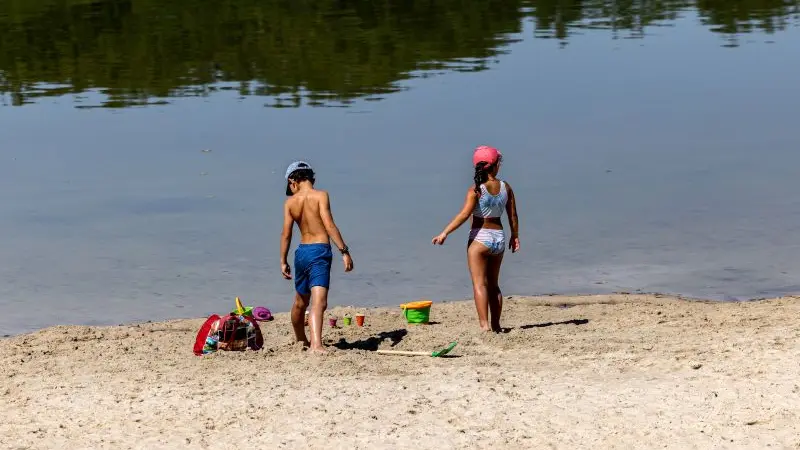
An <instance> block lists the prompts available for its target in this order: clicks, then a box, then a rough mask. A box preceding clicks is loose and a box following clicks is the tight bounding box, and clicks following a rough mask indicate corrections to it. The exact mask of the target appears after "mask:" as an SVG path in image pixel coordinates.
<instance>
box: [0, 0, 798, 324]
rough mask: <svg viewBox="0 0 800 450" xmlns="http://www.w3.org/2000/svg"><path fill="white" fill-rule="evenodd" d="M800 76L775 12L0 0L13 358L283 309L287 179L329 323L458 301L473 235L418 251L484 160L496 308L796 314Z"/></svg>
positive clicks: (0, 135)
mask: <svg viewBox="0 0 800 450" xmlns="http://www.w3.org/2000/svg"><path fill="white" fill-rule="evenodd" d="M798 55H800V1H786V0H784V1H755V0H752V1H726V2H721V1H716V2H715V1H697V2H692V1H660V2H647V1H624V2H622V1H619V2H614V1H600V0H598V1H583V2H580V1H576V2H556V1H538V2H528V1H473V2H469V1H467V2H463V1H458V2H455V1H446V0H442V1H437V2H427V1H426V2H421V1H420V2H416V1H410V2H401V4H396V5H395V4H393V2H382V1H381V2H378V1H348V2H333V1H314V2H310V1H309V2H306V1H300V2H296V1H256V0H215V1H204V0H191V1H190V0H172V1H168V0H161V1H155V0H127V1H124V0H113V1H84V0H58V1H56V0H0V158H1V160H2V164H0V196H2V201H0V232H2V235H3V236H4V239H3V246H2V251H1V252H0V313H1V314H0V333H2V334H14V333H19V332H24V331H29V330H33V329H37V328H40V327H44V326H48V325H54V324H116V323H121V322H131V321H140V320H150V319H152V320H157V319H165V318H174V317H198V316H203V315H206V314H209V313H213V312H217V313H219V312H225V311H226V310H228V309H229V308H231V307H232V306H233V298H234V296H237V295H238V296H240V297H241V298H242V299H243V301H244V302H245V304H250V305H259V304H260V305H264V306H268V307H270V308H272V309H273V310H277V311H284V310H287V309H288V308H289V306H290V305H291V301H292V295H293V286H292V284H291V283H290V282H286V281H284V280H282V278H281V276H280V272H279V267H278V257H279V252H278V248H279V233H280V227H281V213H282V208H281V206H282V202H283V201H284V200H285V196H284V192H283V191H284V186H285V182H284V179H283V173H284V170H285V167H286V166H287V165H288V164H289V163H290V162H291V161H293V160H295V159H307V160H308V161H310V162H311V163H312V165H313V166H315V168H316V169H317V172H318V178H317V184H318V187H320V188H323V189H327V190H329V191H330V192H331V196H332V206H333V212H334V216H335V218H336V220H337V222H338V224H339V226H340V228H341V230H342V232H343V234H344V237H345V239H346V240H347V241H348V244H349V245H350V247H351V249H352V251H353V256H354V260H355V266H356V270H355V271H354V272H353V273H351V274H344V273H343V271H342V267H341V265H340V264H336V265H335V267H334V274H333V285H332V293H331V298H330V301H331V303H332V304H334V305H351V304H354V305H395V304H399V303H401V302H404V301H408V300H413V299H418V298H431V299H434V300H446V299H457V298H465V297H468V296H470V295H471V285H470V283H469V278H468V275H467V271H466V261H465V240H466V234H467V229H466V227H464V228H462V229H461V230H459V231H457V232H456V233H454V235H453V236H451V237H450V239H448V242H447V244H446V245H445V246H444V247H441V248H439V247H436V248H434V247H433V246H431V244H430V239H431V237H432V236H434V235H435V234H437V233H438V232H439V231H441V229H442V228H443V227H444V225H445V224H446V223H447V222H448V221H449V220H450V219H451V217H452V216H453V215H454V214H455V213H456V212H457V211H458V210H459V208H460V206H461V202H462V201H463V195H464V192H465V190H466V189H467V187H468V186H469V184H470V183H471V179H472V170H471V167H470V159H471V150H472V148H474V147H475V146H476V145H480V144H484V143H486V144H491V145H494V146H497V147H498V148H500V149H501V150H502V151H503V153H504V156H505V165H504V167H503V170H502V173H501V176H502V177H503V178H505V179H507V180H509V182H510V183H511V184H512V185H513V187H514V189H515V191H516V193H517V196H518V208H519V214H520V220H521V240H522V252H521V253H518V254H516V255H511V254H508V255H507V257H506V262H505V265H504V268H503V274H502V287H503V289H504V292H505V293H506V294H540V293H592V292H614V291H630V292H634V291H637V290H641V291H646V292H652V291H659V292H668V293H679V294H684V295H688V296H699V297H706V298H713V299H719V300H733V299H747V298H753V297H768V296H776V295H781V294H788V293H796V292H799V291H800V257H799V256H800V195H798V193H799V192H800V189H799V188H798V181H797V180H798V172H800V170H799V169H798V167H800V145H798V144H800V132H799V131H798V129H799V128H798V124H800V121H798V114H797V111H798V105H800V82H799V81H798V80H800V58H798ZM296 242H297V236H296V239H295V244H296ZM337 262H338V261H337Z"/></svg>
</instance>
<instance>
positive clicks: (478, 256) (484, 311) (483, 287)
mask: <svg viewBox="0 0 800 450" xmlns="http://www.w3.org/2000/svg"><path fill="white" fill-rule="evenodd" d="M488 256H489V249H488V248H487V247H486V246H485V245H483V244H481V243H480V242H472V243H471V244H470V245H469V247H467V263H468V264H469V273H470V276H471V277H472V292H473V294H474V295H475V308H476V309H477V310H478V322H479V323H480V326H481V330H483V331H490V330H491V328H490V327H489V290H488V287H489V286H488V284H489V283H488V282H489V280H488V278H487V276H486V275H487V274H486V266H487V257H488Z"/></svg>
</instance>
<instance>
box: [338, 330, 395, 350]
mask: <svg viewBox="0 0 800 450" xmlns="http://www.w3.org/2000/svg"><path fill="white" fill-rule="evenodd" d="M407 334H408V331H407V330H394V331H384V332H382V333H378V335H377V336H372V337H371V338H367V339H360V340H358V341H355V342H347V341H346V340H344V338H342V339H339V342H337V343H335V344H333V346H334V347H336V348H338V349H339V350H367V351H371V352H374V351H377V350H378V348H379V347H380V345H381V343H382V342H383V341H385V340H387V339H389V340H391V341H392V347H394V346H395V345H397V344H398V343H399V342H400V341H402V340H403V338H404V337H405V336H406V335H407Z"/></svg>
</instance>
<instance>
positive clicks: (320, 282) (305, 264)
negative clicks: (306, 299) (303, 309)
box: [294, 244, 333, 295]
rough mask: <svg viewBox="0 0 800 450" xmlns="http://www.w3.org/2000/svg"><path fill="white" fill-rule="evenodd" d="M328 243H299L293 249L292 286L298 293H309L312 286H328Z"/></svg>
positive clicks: (330, 254) (330, 255)
mask: <svg viewBox="0 0 800 450" xmlns="http://www.w3.org/2000/svg"><path fill="white" fill-rule="evenodd" d="M332 260H333V252H331V246H330V244H300V245H298V246H297V250H295V251H294V271H295V274H294V288H295V290H296V291H297V293H298V294H300V295H310V294H311V288H312V287H314V286H322V287H324V288H328V287H330V284H331V261H332Z"/></svg>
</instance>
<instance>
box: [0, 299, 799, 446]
mask: <svg viewBox="0 0 800 450" xmlns="http://www.w3.org/2000/svg"><path fill="white" fill-rule="evenodd" d="M508 297H511V298H510V299H509V298H508ZM797 300H798V297H781V298H775V299H766V300H757V301H750V302H716V301H707V300H706V301H703V300H700V301H686V300H683V299H680V298H678V297H670V296H655V295H629V296H624V295H594V296H537V297H526V296H507V297H506V300H505V302H504V313H503V322H504V323H503V326H504V327H508V330H507V331H506V332H504V333H501V334H494V333H484V332H480V331H479V330H478V324H477V318H476V314H475V311H474V305H473V303H472V302H471V301H453V302H435V303H434V305H433V309H432V311H431V321H432V323H431V324H430V325H416V326H413V325H406V324H405V321H404V319H403V316H402V315H401V311H400V308H397V307H394V308H386V307H377V308H364V309H363V310H366V312H367V316H366V323H365V326H364V327H356V326H350V327H339V328H336V329H332V328H330V327H328V326H327V325H326V326H325V328H324V329H323V339H324V341H325V344H326V346H328V348H329V350H331V352H330V354H329V355H327V356H322V357H319V356H314V355H311V354H309V353H308V352H306V351H304V350H303V349H302V346H301V345H299V344H297V343H294V342H293V336H292V330H291V325H290V321H289V317H288V314H286V313H278V314H275V320H274V321H272V322H267V323H264V324H263V325H262V332H263V334H264V342H265V343H264V348H263V349H261V350H260V351H257V352H253V351H247V352H217V353H214V354H211V355H207V356H202V357H197V356H194V355H193V354H192V344H193V342H194V338H195V335H196V333H197V330H198V329H199V327H200V324H201V323H202V322H203V321H204V319H202V318H201V319H177V320H170V321H164V322H153V323H144V324H133V325H125V326H104V327H88V326H56V327H51V328H46V329H43V330H40V331H37V332H34V333H29V334H25V335H18V336H15V337H12V338H8V339H5V340H4V341H3V344H4V345H3V346H0V397H2V400H3V401H4V402H5V404H7V405H8V406H7V408H6V410H5V411H6V413H7V414H6V420H5V421H3V422H0V447H2V448H37V449H38V448H54V447H59V448H114V449H117V448H137V449H138V448H142V449H145V448H146V449H160V448H165V449H167V448H191V449H193V448H234V447H236V446H237V445H238V444H240V442H241V441H239V440H236V439H234V440H230V439H229V438H230V437H231V436H239V437H241V436H244V437H245V438H246V440H247V441H248V443H249V445H251V446H255V447H259V448H319V447H327V448H336V449H338V448H349V449H352V448H356V449H362V448H363V449H367V448H375V447H376V446H387V447H392V448H409V449H416V450H418V449H427V448H437V449H438V448H454V449H456V448H457V449H473V448H490V447H492V448H496V447H498V446H500V447H502V448H540V447H554V448H634V447H636V448H642V447H646V448H652V447H655V446H658V447H664V446H666V447H667V448H675V449H685V448H765V447H766V446H768V445H769V446H772V447H773V448H796V447H798V446H800V438H798V436H800V387H798V384H797V381H796V380H797V379H798V378H800V365H798V363H797V361H798V360H800V302H798V301H797ZM330 311H331V313H333V314H336V315H339V316H340V315H341V314H342V313H343V312H345V311H353V310H350V309H349V308H347V307H333V308H331V309H330ZM451 341H457V342H458V345H457V346H456V347H455V349H454V350H453V351H452V352H451V354H450V355H448V357H447V358H431V357H413V356H394V355H382V354H379V353H376V352H375V350H378V349H393V350H404V351H432V350H435V349H437V348H441V347H442V346H444V345H447V343H448V342H451ZM487 405H492V407H490V408H487V407H486V406H487ZM97 410H102V411H103V414H92V411H97Z"/></svg>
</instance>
